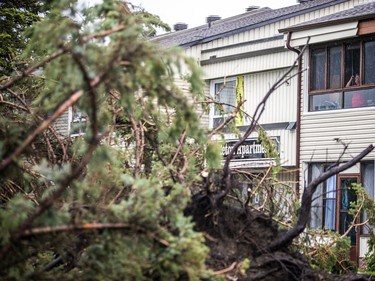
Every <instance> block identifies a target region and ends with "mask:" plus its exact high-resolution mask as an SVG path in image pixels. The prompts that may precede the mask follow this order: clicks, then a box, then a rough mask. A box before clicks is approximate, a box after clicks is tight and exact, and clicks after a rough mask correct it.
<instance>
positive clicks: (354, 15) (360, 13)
mask: <svg viewBox="0 0 375 281" xmlns="http://www.w3.org/2000/svg"><path fill="white" fill-rule="evenodd" d="M374 17H375V2H370V3H366V4H361V5H357V6H355V7H354V8H352V9H348V10H345V11H341V12H338V13H335V14H331V15H328V16H325V17H321V18H319V19H314V20H311V21H307V22H304V23H301V24H297V25H293V26H290V27H287V28H283V29H280V30H279V31H280V32H288V31H299V30H307V29H310V28H315V27H322V26H328V25H332V24H335V23H345V22H351V21H353V20H356V21H357V20H364V19H370V18H374Z"/></svg>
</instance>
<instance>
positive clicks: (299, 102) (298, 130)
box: [285, 32, 302, 197]
mask: <svg viewBox="0 0 375 281" xmlns="http://www.w3.org/2000/svg"><path fill="white" fill-rule="evenodd" d="M291 39H292V32H288V36H287V40H286V43H285V46H286V47H287V49H288V50H290V51H293V52H295V53H297V55H298V56H299V55H300V54H301V51H300V50H299V49H296V48H293V47H292V46H291V45H290V40H291ZM301 72H302V57H300V58H299V59H298V70H297V73H298V75H297V126H296V133H297V136H296V169H297V171H298V175H297V184H296V193H297V196H298V197H300V181H299V178H300V174H301V171H300V169H301V165H300V148H301V106H302V91H301V87H302V78H301Z"/></svg>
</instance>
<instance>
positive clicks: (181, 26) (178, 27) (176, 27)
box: [173, 22, 188, 31]
mask: <svg viewBox="0 0 375 281" xmlns="http://www.w3.org/2000/svg"><path fill="white" fill-rule="evenodd" d="M187 28H188V25H187V24H186V23H183V22H178V23H176V24H175V25H174V26H173V29H174V31H181V30H184V29H187Z"/></svg>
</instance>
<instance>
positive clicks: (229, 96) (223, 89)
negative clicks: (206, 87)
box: [210, 78, 237, 128]
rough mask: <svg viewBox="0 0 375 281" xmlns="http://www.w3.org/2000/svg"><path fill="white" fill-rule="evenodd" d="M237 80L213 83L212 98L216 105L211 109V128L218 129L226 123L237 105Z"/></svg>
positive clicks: (231, 79) (230, 79) (229, 79)
mask: <svg viewBox="0 0 375 281" xmlns="http://www.w3.org/2000/svg"><path fill="white" fill-rule="evenodd" d="M236 89H237V79H236V78H228V79H226V80H216V81H212V82H211V90H210V91H211V96H212V98H213V100H214V104H213V106H212V108H211V112H210V116H211V118H210V119H211V120H210V124H211V126H210V127H211V128H216V127H217V126H219V125H220V124H221V123H223V122H224V121H225V119H226V118H227V116H228V115H230V114H231V113H232V112H233V111H234V110H235V109H236V105H237V95H236V94H237V91H236Z"/></svg>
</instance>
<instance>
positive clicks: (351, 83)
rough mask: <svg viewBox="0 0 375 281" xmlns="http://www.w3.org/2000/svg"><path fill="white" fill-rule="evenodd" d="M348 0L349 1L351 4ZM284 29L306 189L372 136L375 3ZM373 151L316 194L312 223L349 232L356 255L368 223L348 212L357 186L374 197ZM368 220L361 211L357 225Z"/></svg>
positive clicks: (374, 132)
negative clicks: (293, 64)
mask: <svg viewBox="0 0 375 281" xmlns="http://www.w3.org/2000/svg"><path fill="white" fill-rule="evenodd" d="M348 2H350V1H348ZM356 4H357V5H354V6H352V7H350V8H349V7H348V8H346V9H345V10H344V11H341V12H337V13H332V14H330V15H327V16H323V17H320V18H319V19H316V20H310V21H306V22H304V23H301V24H297V25H292V26H289V27H286V28H282V29H281V30H280V31H281V32H284V33H285V37H286V39H287V40H288V45H289V48H290V49H300V48H301V46H302V45H304V44H305V43H306V41H307V38H309V39H310V40H309V45H308V49H307V50H306V52H305V53H304V55H303V58H302V68H308V71H307V72H303V73H301V75H300V81H301V83H300V85H301V87H300V88H298V96H299V97H300V98H299V100H300V104H299V107H300V111H301V114H300V120H299V121H298V123H299V124H300V126H299V127H300V142H299V147H300V159H299V161H300V167H301V169H300V176H299V177H300V182H301V184H302V187H304V185H305V184H306V183H307V182H309V181H311V180H312V179H314V178H315V177H316V176H317V175H318V174H319V173H320V172H322V171H324V170H325V169H329V166H330V165H332V164H335V163H336V164H342V163H345V162H346V161H348V160H350V159H351V158H352V157H353V156H354V155H357V154H359V153H360V152H361V151H362V150H363V149H365V148H366V147H367V146H368V145H369V144H371V143H374V140H375V125H374V122H373V121H372V120H375V2H373V1H370V2H369V3H365V4H360V3H356ZM374 160H375V152H372V153H370V154H369V155H367V156H366V157H365V158H364V159H363V160H362V161H361V163H358V164H357V165H356V166H354V167H352V168H350V169H349V170H346V171H344V172H342V173H340V174H338V175H337V176H333V177H331V178H330V179H328V180H327V181H326V182H325V183H324V184H322V185H321V186H320V187H319V188H318V190H317V192H316V194H315V200H314V202H313V206H312V208H313V210H312V213H311V219H310V227H311V228H324V229H331V230H334V231H338V232H339V233H340V234H344V233H345V232H347V231H348V232H349V233H348V236H349V237H350V241H351V250H350V255H351V259H352V260H354V261H357V262H359V263H360V262H361V260H362V258H363V257H364V255H365V253H366V251H367V240H368V234H369V227H368V225H366V224H364V225H362V226H361V227H358V228H352V229H350V228H349V227H350V226H351V224H352V222H353V219H354V218H353V216H352V215H351V214H350V213H349V212H348V210H349V207H350V202H351V201H355V200H356V194H355V192H354V191H353V189H352V188H351V185H352V183H361V184H362V185H363V186H364V187H365V189H366V191H367V193H368V194H369V196H370V197H371V198H373V199H374V174H375V173H374ZM363 221H365V217H364V215H362V217H361V218H358V219H357V221H356V222H363Z"/></svg>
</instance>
